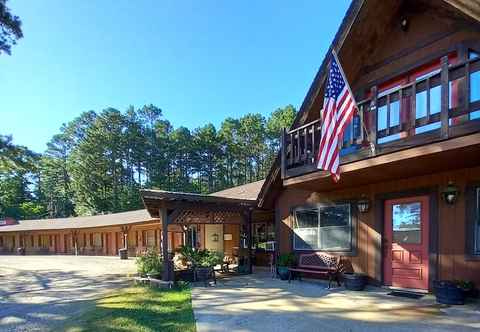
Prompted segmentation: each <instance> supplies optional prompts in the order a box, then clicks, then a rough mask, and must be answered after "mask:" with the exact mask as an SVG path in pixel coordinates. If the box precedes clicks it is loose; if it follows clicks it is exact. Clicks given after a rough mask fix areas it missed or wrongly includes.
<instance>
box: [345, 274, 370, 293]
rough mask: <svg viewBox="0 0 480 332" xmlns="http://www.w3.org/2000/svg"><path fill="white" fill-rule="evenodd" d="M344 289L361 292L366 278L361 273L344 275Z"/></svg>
mask: <svg viewBox="0 0 480 332" xmlns="http://www.w3.org/2000/svg"><path fill="white" fill-rule="evenodd" d="M343 281H344V283H345V288H346V289H348V290H352V291H362V290H364V289H365V286H366V285H367V276H366V275H365V274H362V273H344V274H343Z"/></svg>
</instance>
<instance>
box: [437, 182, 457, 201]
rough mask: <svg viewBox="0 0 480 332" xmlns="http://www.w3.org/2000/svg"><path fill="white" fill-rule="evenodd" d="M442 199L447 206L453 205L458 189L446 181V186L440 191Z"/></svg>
mask: <svg viewBox="0 0 480 332" xmlns="http://www.w3.org/2000/svg"><path fill="white" fill-rule="evenodd" d="M441 194H442V198H443V200H444V201H445V203H447V204H450V205H452V204H454V203H455V202H456V201H457V197H458V194H459V191H458V187H457V186H456V185H454V184H453V182H452V181H448V185H447V186H446V187H445V189H443V190H442V193H441Z"/></svg>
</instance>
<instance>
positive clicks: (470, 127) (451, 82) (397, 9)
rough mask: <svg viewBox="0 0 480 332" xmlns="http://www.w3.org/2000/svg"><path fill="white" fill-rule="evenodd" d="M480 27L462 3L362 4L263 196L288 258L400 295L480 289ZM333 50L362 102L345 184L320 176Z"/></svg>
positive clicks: (479, 14)
mask: <svg viewBox="0 0 480 332" xmlns="http://www.w3.org/2000/svg"><path fill="white" fill-rule="evenodd" d="M479 19H480V7H479V6H478V4H477V5H475V4H472V5H471V6H468V5H467V4H466V3H465V2H464V1H423V0H419V1H410V0H403V1H383V0H364V1H353V2H352V4H351V6H350V8H349V10H348V12H347V14H346V16H345V18H344V20H343V22H342V25H341V27H340V29H339V31H338V32H337V35H336V37H335V40H334V42H333V43H332V45H331V47H330V50H329V53H328V54H327V56H326V57H325V60H324V62H323V64H322V66H321V67H320V69H319V72H318V73H317V75H316V77H315V80H314V82H313V83H312V85H311V87H310V90H309V91H308V94H307V96H306V98H305V101H304V103H303V104H302V107H301V109H300V111H299V114H298V116H297V118H296V120H295V123H294V125H293V126H292V128H291V129H290V130H285V131H284V133H283V136H282V151H281V153H280V157H279V158H277V161H276V163H275V165H274V166H273V168H272V171H271V173H270V174H269V176H268V177H267V179H266V182H265V186H264V188H263V190H262V193H261V194H260V197H259V206H260V207H261V208H273V209H275V215H276V230H277V233H276V234H277V247H278V253H279V254H281V253H286V252H294V253H296V254H297V255H298V254H301V253H306V252H316V251H320V252H328V253H330V254H333V255H339V256H341V257H342V260H343V261H344V263H345V265H346V266H347V267H348V268H350V269H352V270H354V271H356V272H363V273H366V274H367V275H368V277H369V278H370V280H371V281H372V282H374V283H376V284H382V285H390V286H396V287H401V288H409V289H423V290H428V289H431V288H432V283H433V280H436V279H450V280H452V279H462V280H472V281H474V282H476V283H477V284H480V251H479V248H480V223H479V214H480V211H479V208H480V189H479V188H480V187H479V186H478V185H479V184H480V22H479ZM331 50H335V51H336V52H337V54H338V57H339V60H340V62H341V64H342V66H343V69H344V71H345V75H346V77H347V80H348V81H349V83H350V86H351V89H352V91H353V93H354V95H355V98H356V100H357V105H358V112H357V113H356V114H355V116H354V119H353V121H352V124H351V125H350V126H349V127H348V128H347V131H346V133H345V135H344V137H343V141H342V142H341V147H342V150H341V153H340V155H341V162H340V165H341V166H340V170H341V173H342V174H341V179H340V181H339V182H338V183H335V182H334V181H333V180H332V179H331V177H330V175H329V174H328V173H326V172H324V171H321V170H318V169H317V168H316V160H317V155H318V148H319V142H320V138H321V131H320V128H321V119H320V110H321V109H322V107H323V105H322V104H323V95H324V87H325V83H326V75H327V72H328V64H329V54H330V53H331ZM449 195H450V196H449ZM447 196H448V197H447ZM452 199H453V201H450V200H452ZM360 209H361V210H366V211H363V212H361V211H359V210H360Z"/></svg>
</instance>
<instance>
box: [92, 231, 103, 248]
mask: <svg viewBox="0 0 480 332" xmlns="http://www.w3.org/2000/svg"><path fill="white" fill-rule="evenodd" d="M93 246H94V247H101V246H102V234H100V233H95V234H93Z"/></svg>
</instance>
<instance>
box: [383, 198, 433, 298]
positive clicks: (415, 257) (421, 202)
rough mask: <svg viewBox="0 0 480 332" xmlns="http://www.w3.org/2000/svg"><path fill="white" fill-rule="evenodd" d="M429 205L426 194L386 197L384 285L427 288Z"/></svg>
mask: <svg viewBox="0 0 480 332" xmlns="http://www.w3.org/2000/svg"><path fill="white" fill-rule="evenodd" d="M428 207H429V199H428V196H419V197H410V198H403V199H395V200H387V201H385V227H384V229H385V237H384V250H385V252H384V258H385V262H384V279H385V284H386V285H389V286H393V287H402V288H415V289H428V242H429V241H428V220H429V211H428Z"/></svg>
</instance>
